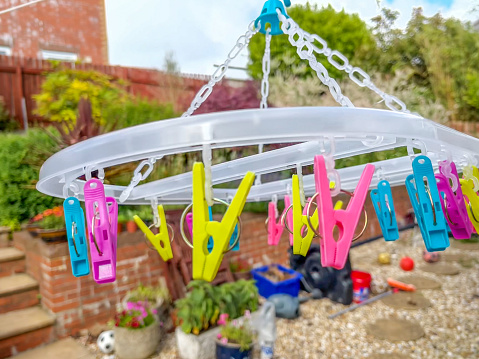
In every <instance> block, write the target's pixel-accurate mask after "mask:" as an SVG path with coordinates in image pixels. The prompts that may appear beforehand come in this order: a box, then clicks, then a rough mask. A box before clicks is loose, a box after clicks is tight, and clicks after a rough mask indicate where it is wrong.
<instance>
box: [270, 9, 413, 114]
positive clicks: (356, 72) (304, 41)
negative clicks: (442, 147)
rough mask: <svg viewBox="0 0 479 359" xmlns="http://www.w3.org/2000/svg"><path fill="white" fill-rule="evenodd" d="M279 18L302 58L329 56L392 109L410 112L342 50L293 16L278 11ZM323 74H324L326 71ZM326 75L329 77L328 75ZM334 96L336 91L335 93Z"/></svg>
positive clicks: (339, 67)
mask: <svg viewBox="0 0 479 359" xmlns="http://www.w3.org/2000/svg"><path fill="white" fill-rule="evenodd" d="M278 18H279V19H280V21H282V22H283V25H282V27H281V29H282V30H283V32H285V33H286V34H289V35H290V37H289V40H290V42H291V43H292V44H293V45H294V46H295V47H297V48H298V54H299V56H300V57H301V58H302V59H307V60H309V61H310V64H311V62H313V63H314V62H315V61H316V57H315V56H314V55H313V52H315V53H317V54H321V55H324V56H326V57H327V59H328V62H329V63H330V64H331V65H333V66H334V67H335V68H337V69H338V70H340V71H344V72H346V73H347V74H348V75H349V78H350V79H351V80H352V81H353V82H354V83H355V84H357V85H358V86H360V87H367V88H369V89H370V90H372V91H374V92H375V93H377V94H378V95H379V96H380V97H381V98H382V99H383V100H384V103H385V104H386V106H387V107H388V108H389V109H390V110H393V111H397V112H404V113H410V111H409V110H408V109H407V108H406V104H405V103H404V102H402V101H401V100H399V99H398V98H397V97H395V96H392V95H389V94H387V93H385V92H384V91H382V90H380V89H379V88H377V87H376V85H375V84H374V83H373V82H372V81H371V77H370V76H369V75H368V74H367V73H366V72H365V71H364V70H363V69H361V68H359V67H353V66H352V65H350V64H349V60H348V59H347V57H346V56H344V55H343V54H342V53H341V52H339V51H337V50H331V49H330V48H329V47H328V43H327V42H326V40H324V39H323V38H321V37H320V36H318V35H316V34H314V35H311V34H309V33H308V32H306V31H303V30H302V29H300V28H299V26H298V24H296V23H295V22H294V21H293V20H292V19H291V18H289V19H286V18H285V17H284V16H283V14H281V12H278ZM295 35H299V36H300V38H299V40H297V41H295V40H294V36H295ZM315 43H317V44H319V45H320V47H318V46H316V45H315ZM304 48H306V50H303V49H304ZM313 59H314V60H313ZM336 59H337V60H336ZM321 67H324V66H322V65H321ZM313 69H314V70H315V71H316V72H318V71H317V69H315V68H314V67H313ZM320 69H321V68H320ZM321 72H322V69H321ZM326 74H327V72H326ZM322 75H323V76H324V73H323V74H322ZM318 77H319V79H320V80H321V81H322V82H323V83H324V81H323V80H322V78H321V75H320V74H319V73H318ZM324 77H325V78H326V79H327V77H326V76H324ZM333 81H334V80H333ZM336 85H337V83H336ZM328 86H329V85H328ZM329 88H330V89H331V86H329ZM338 88H339V85H338ZM333 91H334V89H333ZM339 94H341V93H339ZM333 97H334V93H333ZM335 99H336V97H335ZM336 101H338V99H336ZM348 101H349V99H348ZM338 102H339V101H338ZM343 106H344V105H343Z"/></svg>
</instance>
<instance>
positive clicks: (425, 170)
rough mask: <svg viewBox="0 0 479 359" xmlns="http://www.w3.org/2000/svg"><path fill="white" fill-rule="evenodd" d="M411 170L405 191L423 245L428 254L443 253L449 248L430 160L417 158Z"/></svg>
mask: <svg viewBox="0 0 479 359" xmlns="http://www.w3.org/2000/svg"><path fill="white" fill-rule="evenodd" d="M412 169H413V174H411V175H409V176H408V177H407V178H406V189H407V192H408V194H409V198H410V200H411V203H412V206H413V209H414V213H415V214H416V218H417V222H418V225H419V228H420V230H421V234H422V237H423V239H424V244H425V245H426V249H427V251H428V252H437V251H443V250H445V249H446V248H447V247H449V234H448V232H447V223H446V219H445V218H444V213H443V212H442V209H441V204H440V203H441V202H442V198H441V197H440V195H439V190H438V188H437V185H436V178H435V177H434V170H433V168H432V163H431V160H430V159H429V158H428V157H426V156H423V155H421V156H417V157H416V158H415V159H414V160H413V162H412ZM425 179H426V180H427V183H428V188H427V187H426V185H425V183H424V180H425Z"/></svg>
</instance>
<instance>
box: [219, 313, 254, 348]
mask: <svg viewBox="0 0 479 359" xmlns="http://www.w3.org/2000/svg"><path fill="white" fill-rule="evenodd" d="M220 335H221V337H222V338H225V339H226V340H227V341H228V343H233V344H239V345H240V350H241V351H246V350H249V349H250V348H251V345H252V344H253V340H254V332H253V330H252V328H251V326H250V324H249V322H243V323H238V322H237V321H235V320H233V321H229V322H228V323H227V324H226V325H225V326H223V327H222V328H221V332H220ZM221 340H223V339H221Z"/></svg>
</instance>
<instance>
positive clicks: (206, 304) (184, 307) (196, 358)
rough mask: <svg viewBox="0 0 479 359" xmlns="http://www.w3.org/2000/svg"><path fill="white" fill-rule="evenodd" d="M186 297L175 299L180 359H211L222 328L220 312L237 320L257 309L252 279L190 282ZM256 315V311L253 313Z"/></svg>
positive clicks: (256, 297)
mask: <svg viewBox="0 0 479 359" xmlns="http://www.w3.org/2000/svg"><path fill="white" fill-rule="evenodd" d="M187 288H188V290H189V292H188V293H187V295H186V297H185V298H182V299H179V300H177V301H176V302H175V308H176V309H175V315H176V325H178V328H176V332H175V334H176V341H177V347H178V353H179V355H180V357H181V358H183V359H213V358H214V356H215V345H216V338H217V335H218V333H219V332H220V330H221V327H219V326H217V324H218V323H217V321H218V319H219V317H220V314H223V315H227V316H228V317H229V318H231V319H232V320H233V319H237V318H240V317H241V316H243V315H244V314H245V313H246V311H250V312H255V311H256V310H257V309H258V289H257V288H256V286H255V284H254V281H253V280H249V281H246V280H239V281H237V282H233V283H224V284H222V285H219V286H212V285H211V284H210V283H208V282H205V281H199V280H196V281H192V282H190V283H189V284H188V286H187ZM253 315H255V313H253Z"/></svg>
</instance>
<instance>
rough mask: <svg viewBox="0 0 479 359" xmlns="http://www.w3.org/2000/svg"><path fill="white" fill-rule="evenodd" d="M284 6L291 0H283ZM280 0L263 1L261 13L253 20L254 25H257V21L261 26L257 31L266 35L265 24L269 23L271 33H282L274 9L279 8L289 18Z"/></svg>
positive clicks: (289, 3)
mask: <svg viewBox="0 0 479 359" xmlns="http://www.w3.org/2000/svg"><path fill="white" fill-rule="evenodd" d="M284 5H286V7H290V6H291V0H284ZM284 5H283V2H282V1H281V0H268V1H266V2H265V3H264V5H263V9H262V10H261V15H260V16H258V18H257V19H256V20H255V22H254V26H255V27H258V23H259V22H261V28H260V30H259V32H261V33H262V34H265V35H266V25H267V24H270V25H271V35H282V34H283V31H282V30H281V27H280V26H279V19H278V14H277V13H276V9H279V11H281V13H282V14H283V15H284V17H286V18H289V16H288V14H287V13H286V9H285V8H284Z"/></svg>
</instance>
